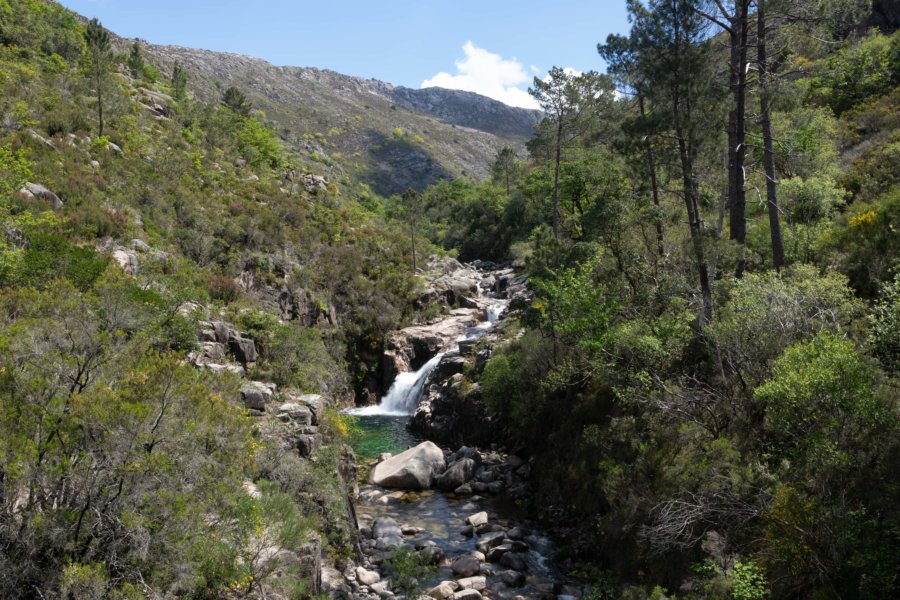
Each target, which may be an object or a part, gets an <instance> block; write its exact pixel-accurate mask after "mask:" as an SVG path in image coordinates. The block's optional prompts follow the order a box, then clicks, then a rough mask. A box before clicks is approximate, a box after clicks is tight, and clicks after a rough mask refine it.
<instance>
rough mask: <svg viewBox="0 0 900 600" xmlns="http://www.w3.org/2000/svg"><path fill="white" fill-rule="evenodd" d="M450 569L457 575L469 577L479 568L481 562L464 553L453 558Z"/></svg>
mask: <svg viewBox="0 0 900 600" xmlns="http://www.w3.org/2000/svg"><path fill="white" fill-rule="evenodd" d="M450 569H451V570H452V571H453V574H454V575H456V576H457V577H471V576H473V575H476V574H477V573H478V571H479V570H480V569H481V562H480V561H479V560H478V559H477V558H475V557H474V556H471V555H469V554H466V555H465V556H460V557H459V558H457V559H456V560H454V561H453V564H452V565H450Z"/></svg>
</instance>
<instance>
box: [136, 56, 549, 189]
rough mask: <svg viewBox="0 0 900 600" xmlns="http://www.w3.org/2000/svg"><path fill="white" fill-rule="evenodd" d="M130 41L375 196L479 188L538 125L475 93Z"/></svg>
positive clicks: (524, 112) (524, 113) (531, 113)
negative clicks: (439, 185)
mask: <svg viewBox="0 0 900 600" xmlns="http://www.w3.org/2000/svg"><path fill="white" fill-rule="evenodd" d="M133 41H136V40H124V39H123V40H121V41H120V43H132V42H133ZM137 41H139V43H141V44H142V46H143V47H144V48H145V50H146V51H147V53H148V54H149V55H151V56H152V57H154V58H155V59H156V60H157V61H158V62H160V63H161V65H163V68H164V70H169V69H171V68H172V65H174V64H175V63H176V62H178V63H179V64H180V65H181V67H182V68H184V69H185V70H186V71H187V72H188V73H189V74H190V87H191V90H192V91H193V93H194V94H195V95H196V96H197V97H198V98H201V99H203V100H205V101H215V100H216V99H217V98H219V97H220V96H221V94H222V91H223V90H224V89H225V88H227V87H231V86H235V87H238V88H240V89H241V90H242V91H244V92H245V93H246V94H247V96H248V97H249V98H250V100H251V101H252V102H253V103H254V105H255V106H257V107H258V108H260V109H262V110H263V111H264V112H265V113H266V118H267V119H268V120H269V121H270V122H271V123H272V124H273V125H274V126H275V127H276V130H277V131H278V133H279V135H280V137H281V138H282V140H283V141H284V142H285V143H286V144H287V145H288V146H290V147H291V148H292V149H293V150H295V151H298V152H300V153H304V152H305V153H306V154H307V155H308V156H311V157H313V158H314V159H316V160H322V161H324V162H326V163H333V164H336V165H337V166H338V167H339V169H340V170H341V172H342V173H344V174H348V175H350V176H351V177H356V178H358V179H359V180H360V181H362V182H365V183H367V184H369V185H370V186H371V187H372V188H373V189H374V190H375V191H376V192H377V193H380V194H382V195H391V194H395V193H401V192H403V191H404V190H406V189H407V188H410V187H412V188H416V189H423V188H424V187H426V186H427V185H428V184H429V183H433V182H435V181H437V180H440V179H452V178H455V177H470V178H473V179H475V180H483V179H486V178H487V177H489V175H490V172H489V171H490V165H491V163H492V162H493V160H494V157H495V156H496V154H497V152H498V151H499V150H500V149H501V148H503V147H504V146H509V147H511V148H513V150H515V151H516V152H517V153H519V154H523V153H524V144H525V141H526V140H527V139H529V138H530V136H531V133H532V131H533V128H534V125H536V124H537V122H538V121H539V120H540V118H541V113H540V111H535V110H528V109H523V108H517V107H511V106H507V105H505V104H503V103H502V102H499V101H497V100H494V99H491V98H488V97H486V96H481V95H479V94H475V93H473V92H465V91H460V90H448V89H445V88H424V89H420V90H415V89H412V88H407V87H404V86H398V85H394V84H391V83H388V82H383V81H380V80H377V79H365V78H362V77H358V76H353V75H344V74H342V73H338V72H336V71H332V70H330V69H320V68H317V67H297V66H276V65H273V64H272V63H270V62H268V61H265V60H263V59H260V58H257V57H253V56H248V55H245V54H239V53H234V52H219V51H214V50H205V49H200V48H190V47H186V46H178V45H157V44H152V43H149V42H146V41H144V40H137Z"/></svg>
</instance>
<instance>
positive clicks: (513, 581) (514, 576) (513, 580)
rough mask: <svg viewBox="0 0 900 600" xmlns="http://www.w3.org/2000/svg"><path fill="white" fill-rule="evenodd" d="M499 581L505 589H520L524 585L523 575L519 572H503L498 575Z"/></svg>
mask: <svg viewBox="0 0 900 600" xmlns="http://www.w3.org/2000/svg"><path fill="white" fill-rule="evenodd" d="M500 581H502V582H503V583H504V584H505V585H506V586H507V587H522V586H523V585H525V574H524V573H520V572H519V571H513V570H509V571H503V572H502V573H500Z"/></svg>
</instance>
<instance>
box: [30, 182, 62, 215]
mask: <svg viewBox="0 0 900 600" xmlns="http://www.w3.org/2000/svg"><path fill="white" fill-rule="evenodd" d="M19 195H20V196H21V197H22V198H25V199H26V200H33V199H35V198H37V199H38V200H43V201H44V202H47V203H48V204H50V206H52V207H53V208H55V209H57V210H59V209H61V208H62V207H63V206H65V204H64V203H63V201H62V200H61V199H60V197H59V196H57V195H56V194H55V193H53V192H51V191H50V189H49V188H47V187H46V186H44V185H41V184H40V183H31V182H27V183H26V184H25V187H23V188H22V189H21V190H19Z"/></svg>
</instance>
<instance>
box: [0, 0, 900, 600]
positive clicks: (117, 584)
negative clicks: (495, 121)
mask: <svg viewBox="0 0 900 600" xmlns="http://www.w3.org/2000/svg"><path fill="white" fill-rule="evenodd" d="M628 7H629V11H630V13H631V15H632V30H631V32H630V34H629V35H628V36H613V37H611V38H610V39H609V40H606V43H604V44H601V45H600V47H599V50H600V53H601V54H602V55H603V57H604V58H605V59H606V61H607V63H608V64H609V75H602V74H598V73H586V74H582V75H578V76H574V75H570V74H567V73H566V72H564V71H562V70H558V69H555V70H554V71H553V72H552V76H551V77H550V78H548V79H547V80H546V81H543V80H542V81H538V82H536V83H535V88H534V90H533V93H534V95H535V97H536V98H537V99H538V101H539V102H540V103H541V104H542V106H543V107H544V108H545V112H546V115H547V118H546V119H545V120H544V121H543V122H542V123H541V124H540V125H539V127H538V128H537V130H536V134H535V136H534V138H533V139H532V140H531V142H530V143H529V148H528V149H529V156H528V157H527V159H525V160H518V159H517V158H516V156H515V153H514V152H513V151H511V150H508V149H507V150H504V151H501V152H500V153H499V154H498V156H497V160H496V162H495V163H494V164H493V165H492V169H491V170H492V173H493V177H492V178H491V180H490V181H485V182H473V181H470V180H466V179H458V180H455V181H444V182H441V183H439V184H437V185H434V186H432V187H430V188H428V189H427V190H425V191H424V192H423V193H421V194H418V193H414V192H410V193H407V194H404V195H403V196H402V197H393V198H389V199H382V198H380V197H378V196H376V195H374V194H372V193H371V191H370V190H368V189H367V188H366V186H364V185H361V184H359V183H356V182H354V181H352V180H351V179H350V178H348V177H342V176H341V175H340V166H339V165H338V164H337V162H338V161H339V158H340V157H337V158H336V157H334V156H332V157H331V158H330V159H329V160H328V161H322V160H314V157H313V158H302V157H300V156H298V155H295V154H292V153H291V152H289V151H287V150H286V149H285V147H284V146H283V144H282V143H281V141H280V139H279V137H278V135H277V134H276V133H275V130H274V128H273V127H272V125H271V124H270V123H269V122H268V121H267V118H266V115H265V114H263V113H262V112H261V111H259V110H256V109H254V107H253V105H252V102H251V101H250V100H249V99H248V97H247V96H246V95H245V94H244V92H243V91H242V90H240V89H238V88H228V89H224V90H220V92H221V98H219V99H218V100H217V101H216V102H201V101H199V100H197V99H196V98H195V97H194V95H193V93H192V92H191V81H190V76H189V74H188V73H187V72H186V71H185V70H184V69H183V68H182V67H181V66H179V65H178V64H177V63H173V64H169V63H162V62H157V61H155V60H153V59H152V58H151V57H150V56H147V55H144V54H143V52H142V50H141V45H140V44H139V43H138V44H127V45H125V44H123V43H121V41H120V40H117V39H116V38H115V37H114V36H112V35H110V34H109V32H106V31H105V30H104V29H103V28H102V25H101V24H100V23H98V22H91V23H86V22H83V21H82V20H80V19H78V18H77V17H75V16H74V15H73V14H71V13H70V12H68V11H66V10H64V9H62V8H61V7H59V6H58V5H56V4H54V3H52V2H48V1H45V0H0V225H2V227H0V596H2V597H4V598H7V597H9V598H40V597H44V598H53V597H65V598H75V599H78V600H81V599H88V598H91V599H93V598H106V597H111V598H143V597H184V598H215V597H237V596H241V595H248V594H267V593H275V594H278V595H279V596H280V597H290V598H299V597H306V596H308V595H309V589H310V588H309V586H310V583H311V582H310V581H308V580H306V579H305V578H304V576H303V575H302V569H300V568H293V566H294V565H290V566H291V567H292V568H290V569H285V568H283V567H285V565H286V563H285V562H284V561H286V560H288V559H284V558H283V555H282V554H276V555H274V556H273V555H272V553H271V549H272V548H281V549H286V550H297V553H296V555H300V554H302V552H301V551H300V550H301V548H303V547H304V546H308V545H310V544H315V543H317V542H316V540H317V533H318V532H321V533H323V534H324V539H323V542H322V543H323V544H324V546H325V551H326V553H327V554H328V555H329V556H331V557H337V558H340V557H342V556H344V557H345V556H348V555H349V554H351V553H352V547H353V539H352V538H353V534H354V533H353V532H351V531H350V530H349V529H348V527H347V521H346V519H344V513H343V511H344V510H345V509H346V490H345V488H344V484H343V483H342V481H341V477H340V476H339V471H340V470H341V469H340V467H341V464H342V459H343V457H342V453H341V449H340V444H339V440H340V437H341V435H342V433H345V430H346V424H345V423H344V422H343V421H342V420H341V419H340V417H338V416H336V415H335V414H330V415H328V416H327V417H326V418H324V422H323V423H322V427H321V429H322V432H323V434H324V436H325V438H326V441H333V442H334V443H326V444H324V445H323V446H322V447H321V448H320V449H319V450H318V452H317V454H316V456H315V460H314V461H306V460H302V459H300V458H299V457H298V456H297V455H296V453H290V452H284V451H283V450H282V448H280V447H279V442H278V438H277V435H273V434H272V431H269V430H268V429H267V428H268V427H269V426H270V425H269V424H267V423H266V422H265V421H263V420H259V419H255V418H251V417H250V416H248V414H247V411H246V410H245V409H244V407H243V406H242V405H241V404H240V402H239V400H238V397H239V394H238V388H239V386H240V384H241V381H240V379H239V378H238V377H237V376H235V375H233V374H230V373H228V372H223V373H217V372H211V371H207V370H201V369H196V368H194V367H192V366H190V365H189V364H188V363H189V359H190V357H192V356H194V355H195V353H196V352H197V351H198V337H197V331H198V320H207V319H222V320H226V321H229V322H231V323H234V324H235V325H236V326H237V327H238V328H239V329H240V330H241V331H242V332H245V334H246V335H247V336H249V337H250V338H251V339H253V341H254V343H255V345H256V348H257V349H258V350H259V359H258V360H257V361H256V362H255V364H254V365H253V366H252V369H251V371H250V373H249V374H248V375H249V377H250V378H253V379H258V380H265V381H271V382H274V383H276V384H278V386H279V389H280V390H282V391H286V390H295V391H298V392H318V393H324V394H327V395H329V396H331V397H332V398H349V397H351V396H352V395H353V394H354V393H355V394H361V393H363V392H365V391H366V390H377V389H379V388H380V382H379V380H378V378H379V374H378V367H379V361H380V356H381V350H382V344H383V339H384V334H385V333H386V332H387V331H389V330H391V329H393V328H396V327H397V326H398V325H400V324H401V323H404V322H406V321H408V320H410V319H411V318H413V316H414V314H413V310H412V308H411V307H412V305H413V302H412V301H413V299H414V297H415V296H416V293H415V292H416V281H415V279H414V278H413V277H412V271H413V264H414V261H415V260H416V256H417V255H418V256H419V257H422V256H424V255H426V254H427V253H428V252H429V251H431V250H432V249H433V248H432V247H431V246H429V243H433V244H435V245H436V246H443V247H444V248H446V249H448V250H453V251H456V252H458V253H459V256H460V257H462V258H464V259H475V258H481V259H494V260H498V261H502V260H507V259H509V260H513V261H515V262H516V263H517V264H519V265H520V266H522V267H523V268H525V269H526V270H527V272H528V274H529V276H530V287H531V297H530V298H529V300H528V301H525V302H522V303H521V304H520V306H518V307H516V308H518V309H519V313H518V314H519V319H518V321H517V323H516V324H513V325H511V326H508V327H507V329H506V331H507V333H508V334H509V337H510V340H509V343H508V344H506V345H505V346H502V347H499V348H497V349H496V351H495V353H494V355H493V357H492V359H491V360H490V361H489V362H488V364H487V366H486V368H485V370H484V372H483V373H482V374H481V375H480V376H479V377H480V384H481V389H482V390H483V392H484V396H485V399H486V401H487V403H488V405H489V409H490V410H491V411H492V413H493V414H494V416H496V417H497V419H498V420H499V422H500V423H502V425H503V431H502V432H500V433H499V434H500V435H502V437H503V439H502V440H499V439H498V441H503V442H505V443H506V444H507V446H509V448H510V449H512V450H517V451H519V452H521V453H524V454H526V455H528V456H529V457H530V458H531V459H532V462H533V465H534V477H533V481H534V482H535V484H536V485H535V490H534V492H535V494H534V497H533V499H532V500H533V504H534V505H535V506H536V507H543V508H545V509H547V513H548V514H550V515H552V516H553V517H554V518H558V519H562V520H563V521H567V520H568V521H571V520H574V522H576V523H579V526H578V527H577V528H576V529H575V530H574V531H572V532H571V533H570V535H569V536H568V537H567V538H565V543H566V545H565V546H564V548H563V550H564V551H565V552H566V553H567V555H568V557H569V558H571V559H573V560H574V561H577V562H574V563H572V564H578V565H580V567H581V569H582V571H583V573H582V574H583V575H585V576H586V577H587V578H588V579H589V580H590V581H592V582H593V588H592V597H593V598H619V597H624V598H635V599H637V598H645V597H652V598H665V597H674V596H675V595H676V594H677V595H678V596H680V597H693V598H734V599H755V598H764V597H768V596H772V597H779V598H787V597H817V598H881V597H894V596H896V595H897V592H898V587H900V581H898V575H897V573H898V571H900V568H898V566H900V520H898V508H897V507H898V506H900V497H898V485H897V477H896V475H895V474H896V472H897V470H898V468H900V456H898V450H900V444H898V439H900V435H898V434H900V426H898V425H900V424H898V406H897V398H898V393H897V390H898V379H897V377H898V370H897V369H898V366H900V263H898V250H900V235H898V232H897V228H898V226H900V225H898V223H900V181H898V173H900V133H898V132H900V34H898V33H891V31H892V27H896V16H897V15H896V14H895V12H894V11H893V9H892V6H891V5H890V3H886V2H883V1H881V0H879V1H877V2H876V3H875V8H874V13H873V16H872V17H871V18H872V22H873V23H877V24H878V25H879V26H881V27H882V30H880V31H879V30H874V29H873V30H871V31H869V30H867V29H866V27H865V25H864V24H865V23H866V19H867V18H870V17H869V14H868V13H869V12H871V11H869V8H870V7H867V6H866V3H865V2H851V1H847V0H820V1H813V0H810V1H808V2H807V1H800V0H793V1H790V2H788V1H781V0H752V1H751V0H737V1H735V2H724V3H718V2H703V1H700V0H678V1H669V0H651V1H649V2H647V3H646V4H642V3H641V2H638V1H629V2H628ZM736 65H737V66H736ZM745 65H749V67H750V68H745ZM310 126H313V125H310ZM325 133H326V132H321V134H322V135H323V136H324V135H325ZM390 143H392V144H419V143H420V140H416V139H414V138H411V137H409V136H408V134H405V133H404V132H403V131H402V130H400V131H399V132H395V138H394V139H393V140H392V141H391V142H390ZM386 147H388V146H386ZM338 182H340V183H338ZM27 183H32V184H34V183H38V184H42V185H43V186H45V188H47V189H46V190H45V191H41V188H39V187H35V186H33V185H32V186H31V187H29V188H27V189H30V190H31V191H29V192H27V193H23V192H22V191H20V190H22V189H23V188H24V187H25V186H26V184H27ZM45 192H46V193H45ZM410 229H411V230H412V241H413V243H415V244H418V246H419V247H418V248H417V249H416V250H413V248H411V247H410V246H411V239H410V233H411V232H410ZM423 238H425V239H423ZM420 308H422V307H420ZM520 334H521V335H520ZM273 427H274V426H273ZM248 490H251V491H252V493H249V492H248ZM403 558H404V557H403V556H400V557H399V558H398V559H397V560H396V561H395V562H394V563H392V565H391V568H392V569H394V570H395V571H396V573H397V574H396V577H397V578H398V580H400V579H403V573H406V572H408V571H409V568H408V566H404V564H403ZM563 564H566V563H563ZM410 585H411V584H410ZM404 586H405V584H404ZM668 590H671V591H668Z"/></svg>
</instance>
